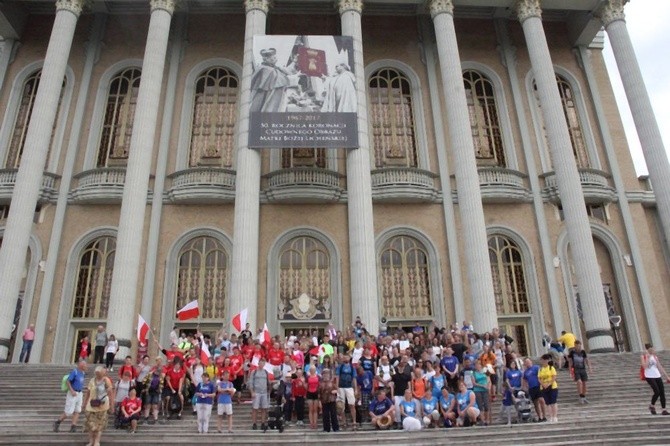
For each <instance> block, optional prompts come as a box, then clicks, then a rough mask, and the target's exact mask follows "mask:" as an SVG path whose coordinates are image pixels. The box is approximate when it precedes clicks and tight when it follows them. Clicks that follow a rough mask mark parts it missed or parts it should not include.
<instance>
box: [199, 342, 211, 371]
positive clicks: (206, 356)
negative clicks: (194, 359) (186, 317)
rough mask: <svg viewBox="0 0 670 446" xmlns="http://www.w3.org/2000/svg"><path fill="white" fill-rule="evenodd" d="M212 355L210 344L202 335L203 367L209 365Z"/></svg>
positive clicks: (201, 358)
mask: <svg viewBox="0 0 670 446" xmlns="http://www.w3.org/2000/svg"><path fill="white" fill-rule="evenodd" d="M211 357H212V354H211V353H210V352H209V346H208V345H207V343H206V342H205V338H204V337H202V336H200V361H201V362H202V365H203V367H207V366H208V365H209V360H210V359H211Z"/></svg>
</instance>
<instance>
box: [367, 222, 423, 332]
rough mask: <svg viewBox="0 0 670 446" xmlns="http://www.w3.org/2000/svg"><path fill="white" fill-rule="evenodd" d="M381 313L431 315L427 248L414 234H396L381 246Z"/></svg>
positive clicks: (399, 316)
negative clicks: (413, 236) (410, 235)
mask: <svg viewBox="0 0 670 446" xmlns="http://www.w3.org/2000/svg"><path fill="white" fill-rule="evenodd" d="M379 266H380V268H381V289H382V307H383V308H382V313H383V314H382V315H383V316H385V317H387V318H393V319H414V318H421V317H430V316H432V315H433V309H432V306H431V295H430V273H429V267H428V253H427V252H426V248H425V247H424V246H423V245H422V244H421V243H420V242H419V241H418V240H416V239H415V238H412V237H409V236H406V235H399V236H396V237H393V238H391V239H389V240H388V241H387V242H386V243H385V244H384V246H383V247H382V250H381V253H380V258H379Z"/></svg>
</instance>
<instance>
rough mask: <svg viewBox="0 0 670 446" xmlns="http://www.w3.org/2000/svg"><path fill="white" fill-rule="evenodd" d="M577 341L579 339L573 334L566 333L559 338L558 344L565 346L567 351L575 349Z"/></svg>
mask: <svg viewBox="0 0 670 446" xmlns="http://www.w3.org/2000/svg"><path fill="white" fill-rule="evenodd" d="M576 340H577V338H576V337H575V335H573V334H572V333H566V334H564V335H562V336H561V337H560V338H558V342H560V343H561V344H563V345H565V348H567V349H571V348H575V341H576Z"/></svg>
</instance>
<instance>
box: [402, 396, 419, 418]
mask: <svg viewBox="0 0 670 446" xmlns="http://www.w3.org/2000/svg"><path fill="white" fill-rule="evenodd" d="M400 406H402V408H403V410H404V412H405V416H406V417H412V418H416V417H417V416H416V403H415V402H414V400H412V401H407V400H402V401H401V402H400Z"/></svg>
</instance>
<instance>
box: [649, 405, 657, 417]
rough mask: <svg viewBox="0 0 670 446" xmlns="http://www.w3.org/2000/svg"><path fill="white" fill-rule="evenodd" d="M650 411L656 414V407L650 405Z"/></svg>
mask: <svg viewBox="0 0 670 446" xmlns="http://www.w3.org/2000/svg"><path fill="white" fill-rule="evenodd" d="M649 412H651V414H652V415H656V407H654V406H649Z"/></svg>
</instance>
